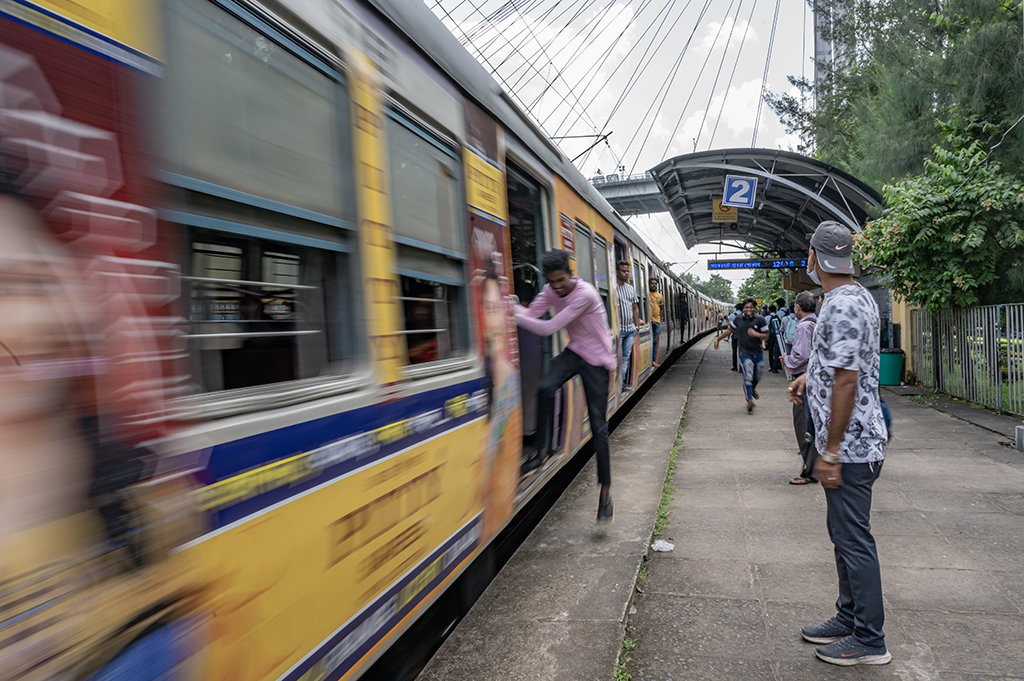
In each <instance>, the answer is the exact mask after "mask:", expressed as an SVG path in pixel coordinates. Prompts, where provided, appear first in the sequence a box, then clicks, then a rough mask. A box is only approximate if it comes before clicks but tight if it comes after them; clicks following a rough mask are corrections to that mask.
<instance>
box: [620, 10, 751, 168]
mask: <svg viewBox="0 0 1024 681" xmlns="http://www.w3.org/2000/svg"><path fill="white" fill-rule="evenodd" d="M710 7H711V0H707V1H706V2H705V4H704V7H703V8H701V13H700V16H698V17H697V21H696V22H694V25H693V30H692V31H691V32H690V37H689V38H687V39H686V42H685V43H684V44H683V49H681V50H680V51H679V57H678V58H677V59H676V63H675V65H673V67H672V70H671V73H670V75H669V76H668V77H667V78H666V80H665V81H664V82H663V83H662V85H661V87H660V88H659V89H658V92H657V94H655V95H654V100H653V101H652V102H651V106H650V107H648V108H647V113H646V114H644V118H643V120H642V121H641V123H640V127H639V128H637V133H639V132H640V129H641V128H642V127H643V121H646V120H647V119H648V118H649V117H650V113H651V109H653V108H654V103H655V102H657V101H658V96H659V95H661V93H662V90H664V92H665V94H664V95H663V96H662V97H661V103H660V104H659V105H658V110H657V111H655V112H654V116H653V117H650V120H651V124H650V125H649V126H648V128H647V134H646V135H645V136H644V141H643V142H642V143H641V144H640V150H639V151H637V157H636V160H635V161H634V162H633V165H632V166H630V168H631V169H632V168H635V167H636V165H637V163H639V162H640V154H642V153H643V150H644V147H645V146H646V145H647V140H649V139H650V138H651V131H652V130H653V129H654V124H655V122H656V121H657V120H658V115H659V114H661V108H662V107H663V106H665V100H666V99H668V92H669V90H670V89H672V83H674V82H675V79H676V74H678V73H679V66H680V64H682V63H683V57H684V56H686V51H687V49H689V47H690V43H691V42H693V36H694V35H695V34H696V33H697V28H698V27H699V26H700V22H701V21H702V20H703V19H704V16H705V15H706V14H707V11H708V8H710ZM729 9H730V10H731V9H732V3H729ZM726 15H728V12H726ZM634 139H636V133H634V134H633V137H632V138H631V139H630V141H629V144H628V145H626V149H625V150H624V151H623V152H622V155H623V156H625V155H626V154H627V153H628V152H629V149H630V147H632V146H633V140H634Z"/></svg>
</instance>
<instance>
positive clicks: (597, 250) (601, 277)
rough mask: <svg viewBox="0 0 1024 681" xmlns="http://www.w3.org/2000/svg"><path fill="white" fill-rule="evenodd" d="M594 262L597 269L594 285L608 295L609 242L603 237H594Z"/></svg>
mask: <svg viewBox="0 0 1024 681" xmlns="http://www.w3.org/2000/svg"><path fill="white" fill-rule="evenodd" d="M594 262H596V263H597V269H595V270H594V285H595V286H597V290H598V291H602V292H603V293H602V295H605V296H607V295H608V242H607V241H605V240H604V239H602V238H601V237H595V238H594Z"/></svg>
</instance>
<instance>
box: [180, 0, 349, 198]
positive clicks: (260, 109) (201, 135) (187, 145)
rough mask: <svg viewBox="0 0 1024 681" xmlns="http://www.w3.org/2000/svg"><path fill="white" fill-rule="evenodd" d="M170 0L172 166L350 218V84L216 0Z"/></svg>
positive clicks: (184, 172) (249, 191) (202, 177)
mask: <svg viewBox="0 0 1024 681" xmlns="http://www.w3.org/2000/svg"><path fill="white" fill-rule="evenodd" d="M166 4H167V6H168V7H169V8H170V9H169V12H168V31H169V40H168V43H167V44H168V49H169V55H168V63H167V85H168V87H167V92H168V97H167V99H166V100H165V107H164V108H165V110H166V112H167V115H166V118H165V125H166V126H167V128H168V129H169V131H170V133H171V134H170V136H169V139H168V143H167V145H166V147H165V149H164V156H165V157H166V160H167V162H168V163H169V167H168V168H167V169H168V170H171V171H173V172H175V173H180V174H182V175H185V176H188V177H191V178H197V179H200V180H203V181H206V182H209V183H212V184H215V185H219V186H222V187H227V188H230V189H233V190H237V191H240V192H244V193H246V194H251V195H255V196H259V197H263V198H266V199H271V200H273V201H280V202H283V203H286V204H289V205H291V206H296V207H299V208H302V209H305V210H308V211H314V212H316V213H319V214H324V215H329V216H334V217H349V218H351V216H352V213H353V211H352V207H353V205H352V204H353V201H352V200H351V198H350V197H351V196H352V187H351V186H352V174H351V164H350V162H349V161H348V160H347V159H348V158H349V152H348V151H347V149H348V140H347V137H346V136H345V134H346V133H345V130H346V129H347V127H348V124H347V106H346V105H345V104H344V103H343V100H341V99H339V92H340V91H342V88H343V86H341V85H340V84H339V83H338V82H336V81H335V80H332V78H331V77H329V76H328V75H326V73H325V72H324V71H321V70H319V69H318V68H315V67H314V66H312V65H311V63H309V62H307V61H304V60H303V59H300V58H299V57H298V56H296V55H295V54H293V53H291V52H289V51H287V50H286V49H284V48H283V47H281V46H280V45H278V44H277V43H275V42H273V41H272V40H271V39H270V38H268V37H267V36H266V35H264V34H263V33H261V32H259V31H257V30H256V29H254V28H253V27H252V25H250V24H249V23H244V22H243V21H241V20H240V19H238V18H236V17H235V16H234V15H233V14H230V13H228V12H226V11H225V10H223V9H220V8H219V7H218V6H217V5H215V4H214V3H212V2H209V1H206V0H178V1H176V2H172V3H166ZM257 24H258V22H256V21H255V20H254V21H253V25H257Z"/></svg>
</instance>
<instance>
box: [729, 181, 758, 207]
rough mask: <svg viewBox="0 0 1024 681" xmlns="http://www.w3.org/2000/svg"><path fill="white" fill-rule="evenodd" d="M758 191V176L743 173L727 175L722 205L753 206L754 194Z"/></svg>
mask: <svg viewBox="0 0 1024 681" xmlns="http://www.w3.org/2000/svg"><path fill="white" fill-rule="evenodd" d="M756 193H757V178H756V177H743V176H741V175H726V176H725V191H724V192H723V194H722V205H723V206H733V207H735V208H753V207H754V194H756Z"/></svg>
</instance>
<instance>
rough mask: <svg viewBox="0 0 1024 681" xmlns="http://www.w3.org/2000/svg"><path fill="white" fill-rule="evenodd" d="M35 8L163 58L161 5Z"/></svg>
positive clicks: (102, 2) (110, 0)
mask: <svg viewBox="0 0 1024 681" xmlns="http://www.w3.org/2000/svg"><path fill="white" fill-rule="evenodd" d="M35 4H37V5H39V6H40V7H42V8H44V9H48V10H50V11H51V12H54V13H55V14H59V15H61V16H63V17H66V18H68V19H71V20H72V21H75V22H78V23H79V24H82V25H83V26H85V27H87V28H91V29H92V30H94V31H97V32H98V33H102V34H103V35H105V36H107V37H108V38H113V39H114V40H116V41H118V42H120V43H124V44H125V45H128V46H129V47H133V48H135V49H136V50H139V51H140V52H145V53H146V54H148V55H151V56H154V57H157V58H161V57H162V54H161V53H162V49H161V47H160V40H159V31H158V30H157V25H158V21H159V19H158V13H159V5H158V3H156V2H155V1H154V0H35Z"/></svg>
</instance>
